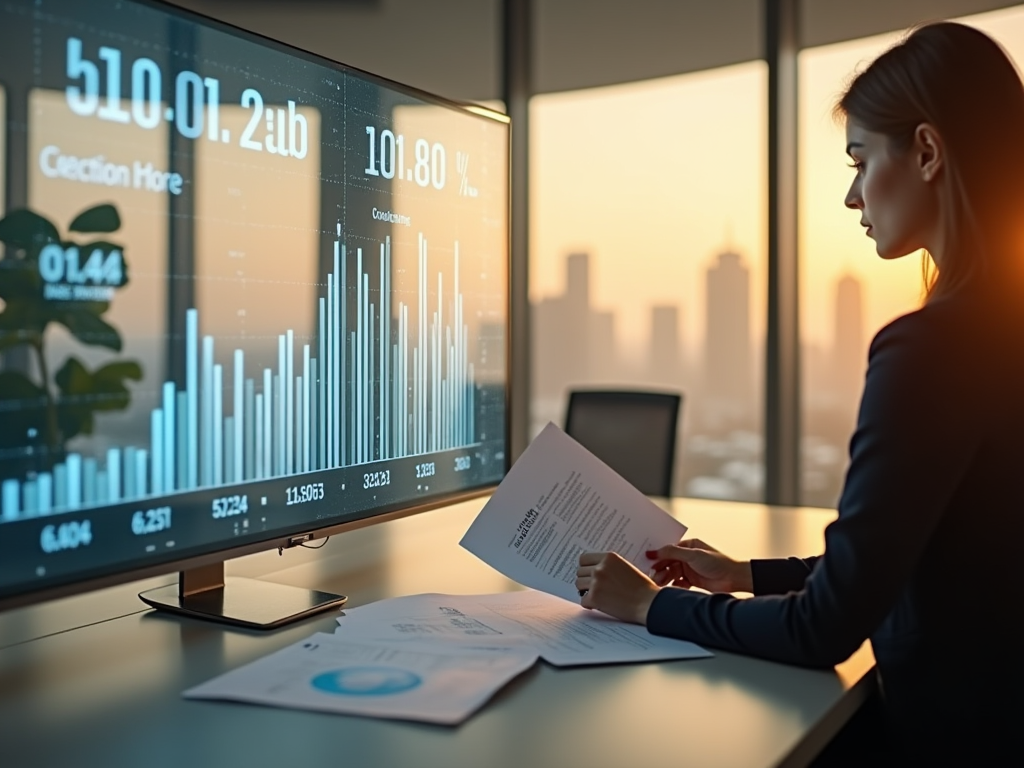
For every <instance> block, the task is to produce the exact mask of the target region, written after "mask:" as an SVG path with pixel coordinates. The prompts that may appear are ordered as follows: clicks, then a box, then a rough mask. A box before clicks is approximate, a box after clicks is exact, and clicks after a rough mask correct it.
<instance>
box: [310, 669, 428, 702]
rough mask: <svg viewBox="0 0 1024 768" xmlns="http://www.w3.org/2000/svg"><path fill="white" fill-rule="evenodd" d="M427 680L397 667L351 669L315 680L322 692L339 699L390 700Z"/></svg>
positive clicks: (313, 681)
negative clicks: (369, 697) (343, 697)
mask: <svg viewBox="0 0 1024 768" xmlns="http://www.w3.org/2000/svg"><path fill="white" fill-rule="evenodd" d="M422 682H423V679H422V678H421V677H420V676H419V675H417V674H415V673H413V672H409V671H408V670H405V669H396V668H394V667H347V668H345V669H335V670H333V671H331V672H324V673H322V674H319V675H317V676H316V677H314V678H313V680H312V685H313V687H314V688H316V689H317V690H318V691H323V692H324V693H333V694H335V695H336V696H390V695H392V694H395V693H402V692H404V691H409V690H412V689H413V688H416V687H418V686H419V685H420V684H421V683H422Z"/></svg>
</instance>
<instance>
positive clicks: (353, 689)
mask: <svg viewBox="0 0 1024 768" xmlns="http://www.w3.org/2000/svg"><path fill="white" fill-rule="evenodd" d="M536 661H537V653H536V652H535V651H531V650H528V649H525V648H524V649H518V650H490V651H486V650H473V649H467V648H463V647H457V646H449V647H439V646H434V647H430V648H421V647H419V646H416V645H411V644H409V643H403V644H391V645H388V644H385V643H379V642H374V643H367V642H352V641H349V640H345V639H343V638H340V637H338V636H337V635H329V634H326V633H318V634H315V635H313V636H312V637H310V638H309V639H308V640H303V641H302V642H299V643H295V644H294V645H290V646H288V647H287V648H282V649H281V650H280V651H278V652H277V653H272V654H270V655H269V656H266V657H264V658H262V659H259V660H257V661H254V662H252V663H251V664H246V665H245V666H244V667H240V668H239V669H236V670H233V671H231V672H228V673H227V674H225V675H221V676H220V677H217V678H214V679H213V680H210V681H209V682H206V683H203V684H202V685H198V686H196V687H195V688H191V689H190V690H187V691H185V693H184V696H185V697H186V698H192V699H227V700H231V701H244V702H250V703H254V704H269V705H272V706H278V707H294V708H297V709H313V710H320V711H323V712H339V713H343V714H349V715H368V716H372V717H388V718H396V719H402V720H422V721H425V722H428V723H440V724H443V725H456V724H458V723H460V722H462V721H463V720H465V719H466V718H467V717H469V716H470V715H471V714H473V712H475V711H476V710H477V709H479V708H480V707H481V706H483V704H484V703H485V702H486V701H487V700H488V699H490V698H491V696H493V695H494V694H495V693H496V692H497V691H498V690H499V689H500V688H501V687H502V686H504V685H505V684H506V683H507V682H508V681H509V680H511V679H512V678H513V677H515V676H516V675H518V674H520V673H521V672H524V671H525V670H527V669H529V668H530V667H531V666H533V664H534V663H535V662H536Z"/></svg>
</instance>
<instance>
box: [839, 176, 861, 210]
mask: <svg viewBox="0 0 1024 768" xmlns="http://www.w3.org/2000/svg"><path fill="white" fill-rule="evenodd" d="M843 202H844V203H846V207H847V208H853V209H855V210H860V209H861V208H863V207H864V201H863V200H862V199H861V196H860V190H859V189H858V188H857V182H854V183H853V184H851V185H850V189H849V190H848V191H847V192H846V200H844V201H843Z"/></svg>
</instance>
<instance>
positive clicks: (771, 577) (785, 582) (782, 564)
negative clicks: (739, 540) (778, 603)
mask: <svg viewBox="0 0 1024 768" xmlns="http://www.w3.org/2000/svg"><path fill="white" fill-rule="evenodd" d="M820 559H821V558H820V556H815V557H779V558H773V559H771V560H751V561H750V575H751V577H752V579H753V583H754V590H753V592H754V594H755V595H784V594H786V593H787V592H797V591H799V590H801V589H803V588H804V583H805V582H806V581H807V577H808V576H810V575H811V571H813V570H814V566H815V564H816V563H817V562H818V560H820Z"/></svg>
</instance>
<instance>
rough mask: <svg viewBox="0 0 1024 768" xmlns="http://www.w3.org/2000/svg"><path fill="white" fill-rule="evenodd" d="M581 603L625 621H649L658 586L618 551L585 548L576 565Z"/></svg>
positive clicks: (642, 622) (637, 622) (644, 622)
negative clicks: (586, 550) (649, 610)
mask: <svg viewBox="0 0 1024 768" xmlns="http://www.w3.org/2000/svg"><path fill="white" fill-rule="evenodd" d="M576 589H578V590H579V591H580V595H581V600H580V605H582V606H583V607H584V608H596V609H597V610H599V611H602V612H604V613H607V614H608V615H609V616H614V617H615V618H617V619H622V620H623V621H631V622H633V623H634V624H646V623H647V609H648V608H650V607H651V602H653V600H654V597H655V595H657V594H658V586H657V585H656V584H655V583H654V582H653V581H651V580H650V579H649V578H647V576H646V575H644V573H643V572H641V571H639V570H637V569H636V567H635V566H634V565H633V564H632V563H630V562H628V561H626V560H623V559H622V557H621V556H619V555H617V554H615V553H614V552H585V553H583V554H582V555H580V567H579V568H577V569H576Z"/></svg>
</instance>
